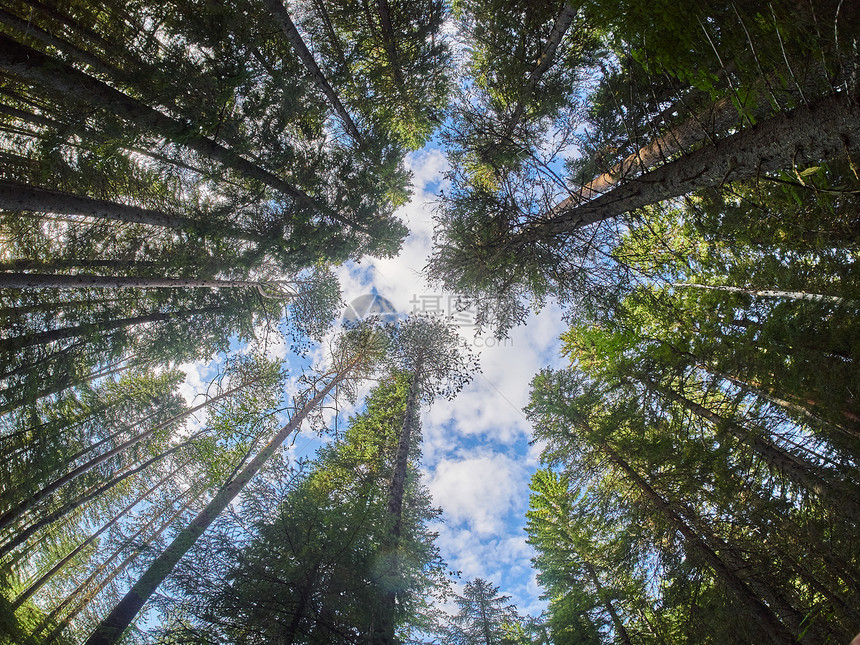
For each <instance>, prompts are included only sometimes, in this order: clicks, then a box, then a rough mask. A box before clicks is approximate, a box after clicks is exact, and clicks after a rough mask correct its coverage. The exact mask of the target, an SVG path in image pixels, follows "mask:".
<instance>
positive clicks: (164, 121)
mask: <svg viewBox="0 0 860 645" xmlns="http://www.w3.org/2000/svg"><path fill="white" fill-rule="evenodd" d="M0 69H4V70H6V71H7V72H9V73H12V74H14V75H15V76H17V77H19V78H21V79H23V80H25V81H27V82H29V83H32V84H34V85H36V86H42V87H46V88H49V89H50V90H52V91H54V92H56V93H58V94H61V95H65V96H67V97H69V98H72V99H74V100H77V101H81V102H82V103H84V104H87V105H94V106H96V107H99V108H102V109H104V110H107V111H109V112H110V113H112V114H115V115H116V116H118V117H120V118H122V119H125V120H127V121H128V122H130V123H133V124H135V125H136V126H139V127H141V128H143V129H145V130H148V131H151V132H154V133H156V134H159V135H161V136H164V137H166V138H167V139H169V140H171V141H173V142H175V143H177V144H178V145H182V146H185V147H186V148H188V149H190V150H193V151H195V152H197V153H198V154H200V155H202V156H203V157H204V158H210V159H214V160H215V161H217V162H218V163H220V164H222V165H224V166H226V167H228V168H231V169H233V170H234V171H236V172H238V173H239V174H240V175H243V176H244V177H247V178H248V179H252V180H254V181H259V182H260V183H262V184H264V185H266V186H269V187H270V188H273V189H275V190H277V191H279V192H281V193H283V194H284V195H286V196H288V197H290V198H291V199H292V200H294V201H295V202H296V203H298V204H301V205H302V206H304V207H307V208H310V209H311V210H313V211H316V212H318V213H320V214H322V215H325V216H326V217H330V218H331V219H333V220H335V221H337V222H340V223H341V224H344V225H345V226H347V227H350V228H354V229H357V230H361V231H365V232H366V228H365V227H362V226H360V225H358V224H357V223H355V222H352V221H350V220H349V219H347V218H345V217H343V216H342V215H340V214H339V213H337V212H335V211H334V210H332V209H331V208H329V207H328V206H326V205H324V204H320V203H319V202H317V201H316V200H314V199H313V198H312V197H311V196H310V195H308V194H307V193H305V192H304V191H303V190H301V189H300V188H297V187H296V186H293V185H292V184H291V183H289V182H288V181H286V180H285V179H283V178H281V177H278V176H277V175H275V174H273V173H271V172H269V171H268V170H266V169H264V168H261V167H260V166H258V165H256V164H254V163H252V162H251V161H248V160H247V159H245V158H244V157H242V156H241V155H239V154H237V153H236V152H234V151H233V150H231V149H229V148H226V147H224V146H222V145H221V144H219V143H216V142H215V141H213V140H212V139H209V138H207V137H204V136H201V135H200V134H198V133H197V131H196V129H195V128H194V127H193V126H191V125H186V124H185V123H182V122H181V121H178V120H176V119H174V118H172V117H169V116H167V115H165V114H163V113H162V112H159V111H158V110H156V109H154V108H152V107H150V106H149V105H146V104H145V103H142V102H140V101H138V100H137V99H135V98H132V97H130V96H128V95H126V94H123V93H122V92H119V91H118V90H115V89H114V88H112V87H111V86H109V85H107V84H105V83H102V82H101V81H99V80H97V79H95V78H93V77H91V76H87V75H86V74H84V73H82V72H79V71H78V70H76V69H74V68H73V67H71V66H69V65H66V64H65V63H63V62H62V61H60V60H57V59H55V58H51V57H49V56H45V55H44V54H42V53H40V52H38V51H36V50H35V49H31V48H30V47H27V46H26V45H21V44H19V43H17V42H15V41H14V40H12V39H11V38H9V37H8V36H5V35H2V34H0Z"/></svg>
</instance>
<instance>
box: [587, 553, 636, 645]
mask: <svg viewBox="0 0 860 645" xmlns="http://www.w3.org/2000/svg"><path fill="white" fill-rule="evenodd" d="M582 564H583V566H584V567H585V571H586V572H587V573H588V577H589V578H591V581H592V582H593V583H594V588H595V589H596V590H597V596H598V597H599V598H600V602H602V603H603V606H604V607H606V611H607V612H609V617H610V618H612V624H613V625H614V626H615V632H616V633H617V634H618V636H619V637H620V638H621V642H622V643H624V645H633V644H632V643H631V642H630V635H629V634H628V633H627V629H626V628H625V627H624V622H623V621H622V620H621V616H619V615H618V612H617V611H616V610H615V606H614V605H613V604H612V599H611V598H610V597H609V594H608V593H607V592H606V590H605V589H604V588H603V585H602V584H600V578H598V577H597V571H595V570H594V567H592V566H591V563H590V562H588V561H587V560H583V562H582Z"/></svg>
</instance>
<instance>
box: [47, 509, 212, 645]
mask: <svg viewBox="0 0 860 645" xmlns="http://www.w3.org/2000/svg"><path fill="white" fill-rule="evenodd" d="M183 496H184V493H183V495H181V496H180V498H181V497H183ZM197 497H199V495H198V496H196V497H195V498H194V499H193V500H190V501H188V502H186V503H185V504H183V505H182V506H180V507H179V509H178V510H177V511H175V512H174V513H173V514H171V515H169V516H168V517H167V519H165V520H164V522H162V523H161V525H160V526H159V527H158V528H157V529H156V530H155V531H154V532H153V533H152V534H151V535H150V536H149V537H147V538H146V540H144V541H143V542H142V543H136V540H137V538H139V537H140V535H141V534H142V533H143V530H139V531H138V532H137V533H135V534H134V536H133V537H132V538H131V539H129V540H126V542H125V544H124V545H122V546H121V547H119V548H118V549H116V550H115V551H114V552H113V553H112V554H111V555H110V557H109V558H108V559H107V560H106V561H105V562H104V563H102V565H101V566H100V567H99V568H98V569H96V570H95V571H94V572H93V573H92V574H91V575H90V577H89V578H87V579H86V580H85V581H84V582H83V583H82V584H81V585H79V586H78V588H77V589H75V591H74V592H73V593H72V594H70V595H69V596H68V597H67V598H66V599H65V600H64V601H63V602H62V603H61V604H60V605H58V606H57V607H56V608H55V610H54V611H55V612H56V613H54V612H52V614H51V615H49V617H48V619H47V620H46V621H45V622H44V623H43V624H42V625H41V626H40V627H39V628H38V629H37V632H36V633H35V634H34V635H36V636H38V634H39V633H41V631H43V630H44V629H45V628H46V627H47V626H48V622H49V621H50V620H51V619H52V618H53V617H55V616H56V615H57V613H59V612H60V611H62V609H64V608H65V607H66V606H68V605H69V604H70V603H71V601H72V600H73V599H75V598H76V597H77V596H79V595H81V593H82V592H83V590H84V589H86V587H88V586H89V585H90V584H92V582H93V581H94V580H95V578H96V576H97V575H98V574H99V573H101V572H102V571H104V570H105V569H106V568H107V565H108V564H110V562H112V561H113V559H114V558H116V557H117V556H118V555H119V554H120V553H122V551H123V550H124V549H125V548H126V547H128V546H129V545H131V544H136V546H135V548H134V549H133V550H132V552H131V553H129V554H128V556H126V558H125V559H124V560H123V561H122V562H121V563H120V564H118V565H117V566H116V567H114V568H113V570H112V571H111V572H110V573H108V575H107V576H105V577H104V579H102V580H101V581H100V582H99V583H98V584H97V585H96V586H95V587H93V588H92V589H90V590H89V591H88V592H87V593H86V594H83V597H82V598H81V599H80V600H78V603H77V605H75V607H74V608H73V609H72V610H71V611H70V612H69V613H68V614H66V615H65V616H64V617H63V619H62V620H60V621H59V623H58V624H57V625H56V627H54V629H53V630H51V632H50V633H49V634H48V635H47V636H46V637H45V641H44V642H45V643H50V642H52V641H53V640H54V639H56V638H57V636H59V634H60V632H62V631H63V630H64V629H65V628H66V627H68V625H69V623H71V622H72V619H73V618H74V617H75V616H77V615H78V614H79V613H80V612H81V610H82V609H83V608H84V607H86V606H87V605H88V604H89V603H90V602H91V601H92V600H93V598H95V597H96V596H97V595H98V594H99V593H101V591H102V589H104V588H105V587H106V586H107V585H108V584H109V583H110V582H111V581H112V580H113V579H114V578H116V577H117V576H118V575H119V574H121V573H122V572H123V571H125V569H126V567H128V565H129V564H131V563H132V562H133V561H134V560H135V559H136V558H137V557H138V555H140V553H141V551H143V550H144V549H147V548H148V547H149V546H150V545H151V544H152V543H153V542H155V540H157V539H158V538H159V537H160V536H161V534H162V533H164V531H165V530H167V528H168V527H169V526H170V525H171V524H173V522H174V521H176V519H177V518H179V517H180V516H181V515H182V514H183V513H184V512H185V511H187V510H188V508H189V507H190V506H191V504H192V503H193V502H194V501H196V499H197ZM157 517H158V516H155V517H153V519H152V520H151V521H150V522H148V523H147V525H146V526H145V527H144V528H149V526H151V525H152V524H153V523H154V521H155V520H156V519H157Z"/></svg>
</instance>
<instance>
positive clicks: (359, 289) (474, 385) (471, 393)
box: [182, 146, 564, 614]
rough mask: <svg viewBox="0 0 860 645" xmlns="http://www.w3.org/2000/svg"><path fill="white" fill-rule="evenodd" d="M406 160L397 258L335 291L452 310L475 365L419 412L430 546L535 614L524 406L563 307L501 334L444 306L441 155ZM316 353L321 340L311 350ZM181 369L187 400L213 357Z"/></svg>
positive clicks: (367, 264)
mask: <svg viewBox="0 0 860 645" xmlns="http://www.w3.org/2000/svg"><path fill="white" fill-rule="evenodd" d="M408 165H409V167H410V169H411V170H412V172H413V185H414V194H413V198H412V200H411V201H410V202H409V203H408V204H406V205H405V206H403V207H402V208H401V209H400V210H399V211H398V213H397V214H398V216H399V217H401V219H403V221H404V222H405V223H406V225H407V226H408V227H409V230H410V235H409V237H408V238H407V239H406V241H405V243H404V246H403V249H402V251H401V253H400V254H399V255H398V256H397V257H395V258H388V259H384V260H374V259H365V260H363V261H362V262H361V263H360V264H353V263H350V264H348V265H345V266H343V267H340V268H339V269H338V271H337V272H338V276H339V278H340V280H341V287H342V289H343V297H344V300H345V302H347V303H349V302H350V301H352V300H353V299H355V298H358V297H360V296H362V295H364V294H368V293H378V294H379V295H380V296H382V297H384V298H386V299H388V300H389V301H391V303H392V305H393V306H394V308H395V309H396V310H397V311H398V312H401V313H410V312H413V311H425V312H434V311H435V312H444V313H447V314H455V322H456V323H457V324H458V328H459V331H460V333H461V334H462V336H463V339H464V342H466V343H468V344H469V345H470V346H471V348H472V351H473V352H475V353H476V354H478V355H479V356H480V362H481V368H482V371H481V373H480V374H477V375H475V377H474V379H473V381H472V382H471V384H470V385H469V386H468V387H466V388H465V389H464V390H463V391H462V392H461V393H460V394H459V395H458V396H457V398H456V399H454V400H453V401H444V400H440V401H438V402H436V403H435V404H434V405H433V406H431V407H430V408H425V409H424V410H422V426H423V437H424V443H423V446H422V449H423V455H424V457H423V465H422V467H423V471H424V482H425V484H426V485H427V486H428V487H429V489H430V491H431V493H432V494H433V501H434V504H435V505H436V506H438V507H441V508H442V511H443V514H442V521H441V522H439V523H438V524H436V525H434V526H433V527H432V528H433V530H435V531H437V532H438V534H439V537H438V540H437V544H438V546H439V548H440V549H441V552H442V557H443V558H444V559H445V561H446V562H447V564H448V567H449V568H450V569H453V570H455V571H461V572H462V578H461V583H460V585H462V583H465V582H466V581H468V580H470V579H473V578H475V577H483V578H486V579H488V580H490V581H492V582H493V583H494V584H496V585H498V586H499V587H500V591H501V592H502V593H505V594H508V595H510V596H511V597H512V602H514V603H515V604H516V605H517V606H518V608H519V610H520V611H521V612H522V613H533V614H537V613H539V612H540V610H541V609H542V608H543V606H544V603H543V602H541V601H540V600H539V599H538V596H539V595H540V593H541V592H540V589H539V588H538V586H537V583H536V581H535V576H534V571H533V570H532V568H531V562H530V558H531V556H532V551H531V548H530V547H529V546H528V545H527V544H526V543H525V538H526V535H525V531H524V530H523V527H524V526H525V512H526V510H527V508H528V483H529V480H530V478H531V475H532V473H533V472H534V471H535V469H536V468H537V465H538V456H539V452H540V447H539V446H531V445H529V443H530V440H531V429H530V426H529V424H528V422H527V420H526V418H525V416H524V415H523V412H522V408H523V407H524V406H525V405H526V404H527V402H528V394H529V382H530V381H531V378H532V376H533V375H534V374H535V373H537V371H538V370H540V369H541V368H542V367H545V366H547V365H550V366H559V365H561V364H562V359H561V358H560V357H559V349H560V341H559V340H558V337H559V335H560V334H561V332H562V331H563V330H564V326H563V323H562V321H561V312H560V311H559V310H558V309H557V308H555V307H553V306H547V307H546V308H545V309H544V310H543V311H542V312H541V313H540V314H538V315H532V317H531V318H530V319H529V321H528V323H527V324H526V325H524V326H521V327H519V328H517V329H514V330H513V331H512V333H511V336H510V338H509V339H506V340H505V341H499V340H497V339H495V338H493V337H492V335H490V334H489V333H486V334H483V335H479V336H475V328H474V326H473V325H472V324H471V323H472V320H471V317H470V316H469V314H468V312H463V313H459V314H457V313H456V312H454V311H452V310H451V308H452V306H453V302H454V300H455V299H456V294H450V293H443V292H441V291H439V290H438V289H436V288H433V287H431V286H430V285H428V284H427V283H426V281H425V280H424V278H423V276H422V269H423V267H424V265H425V263H426V260H427V257H428V256H429V254H430V246H431V239H432V232H433V221H432V211H433V207H434V201H433V200H434V198H435V196H436V195H438V193H439V190H440V189H444V187H445V186H444V183H443V173H444V170H445V168H446V161H445V158H444V156H443V154H442V152H441V151H440V150H439V149H438V147H435V146H431V147H427V148H425V149H424V150H421V151H419V152H416V153H413V154H411V155H410V156H409V158H408ZM269 351H270V353H272V354H273V355H276V356H279V357H281V358H283V357H285V356H286V348H285V347H283V346H278V345H274V346H272V347H270V348H269ZM323 355H324V350H323V348H320V349H319V350H318V352H317V358H320V357H322V356H323ZM304 364H307V363H306V362H305V363H304ZM293 367H298V366H297V365H296V366H293ZM182 368H183V369H184V370H185V371H186V372H187V373H188V378H187V380H186V383H185V385H184V386H183V393H184V394H185V395H186V398H189V399H190V398H191V397H193V396H194V395H195V394H197V393H199V392H202V391H204V390H205V388H206V385H207V384H208V382H209V380H210V379H211V378H212V376H213V375H214V373H215V369H216V368H217V364H216V363H209V364H208V365H204V364H202V363H201V364H195V365H185V366H182ZM342 412H343V414H344V415H346V414H349V413H350V412H352V410H348V409H344V410H343V411H342ZM319 445H320V439H319V438H317V436H316V434H315V433H313V432H312V431H310V430H308V429H307V428H305V429H304V434H302V435H300V436H299V437H298V438H297V440H296V442H295V446H294V448H293V453H294V454H295V455H296V456H299V455H305V456H311V455H312V454H313V452H314V451H315V449H316V448H317V447H318V446H319ZM457 591H458V592H460V591H462V588H461V587H460V588H458V589H457Z"/></svg>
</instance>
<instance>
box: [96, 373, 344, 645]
mask: <svg viewBox="0 0 860 645" xmlns="http://www.w3.org/2000/svg"><path fill="white" fill-rule="evenodd" d="M358 360H359V359H357V358H356V359H354V360H353V361H352V362H351V363H350V364H349V366H348V367H346V368H344V369H343V370H341V371H340V372H339V373H338V374H337V375H336V376H335V377H333V378H332V379H331V380H330V381H329V382H328V384H327V385H326V386H325V387H324V388H323V389H322V390H320V391H319V392H318V393H317V394H316V395H315V396H314V397H313V398H312V399H311V400H310V401H308V402H307V403H306V404H305V405H304V407H302V409H301V410H300V411H299V412H296V413H295V415H294V416H293V418H292V419H291V420H290V422H289V423H288V424H287V425H285V426H284V427H283V428H281V430H280V431H279V432H278V433H277V434H276V435H275V436H274V437H273V438H272V440H271V441H270V442H269V443H268V445H267V446H266V447H265V448H263V449H262V450H260V452H259V453H257V456H256V457H254V458H253V459H252V460H251V461H250V462H249V463H248V465H247V466H245V468H244V469H243V470H242V472H240V473H239V474H238V475H236V477H235V478H233V479H232V480H231V481H230V482H229V483H227V484H225V485H224V487H222V488H221V490H220V491H218V493H217V494H216V495H215V497H214V498H213V499H212V501H211V502H209V504H208V505H207V506H206V508H204V509H203V510H202V511H201V512H200V513H199V514H198V515H197V517H196V518H194V520H193V521H192V522H191V523H190V524H189V525H188V526H187V527H186V528H185V529H183V530H182V531H181V532H180V533H179V534H178V535H177V536H176V537H175V538H174V539H173V541H172V542H171V543H170V545H169V546H168V547H167V548H166V549H165V550H164V552H163V553H162V554H161V555H159V556H158V557H157V558H156V559H155V561H153V563H152V564H151V565H150V566H149V567H148V568H147V570H146V571H144V572H143V574H142V575H141V576H140V578H138V580H137V582H136V583H135V584H134V585H133V586H132V588H131V589H130V590H129V591H128V593H127V594H126V595H125V597H124V598H123V599H122V600H121V601H120V602H119V604H117V606H116V607H114V609H113V610H112V611H111V612H110V614H109V615H108V616H107V617H106V618H105V619H104V620H103V621H102V622H101V623H100V624H99V625H98V626H97V627H96V629H95V631H94V632H93V633H92V635H91V636H90V637H89V638H88V639H87V641H86V645H109V644H111V643H116V642H117V641H118V640H119V639H120V637H121V636H122V634H123V632H124V631H125V630H126V628H128V626H129V625H130V624H131V623H132V621H134V618H135V616H137V614H138V612H139V611H140V609H141V607H143V605H144V603H146V601H147V600H148V599H149V597H150V596H151V595H152V594H153V592H154V591H155V590H156V589H157V588H158V586H159V585H160V584H161V583H162V581H163V580H164V579H165V578H166V577H167V576H168V575H170V573H171V571H173V568H174V567H175V566H176V564H177V563H178V562H179V560H181V559H182V556H184V555H185V554H186V553H187V552H188V550H189V549H191V547H193V546H194V543H195V542H196V541H197V539H198V538H199V537H200V536H201V535H203V532H204V531H205V530H206V529H207V528H208V527H209V525H210V524H212V522H214V521H215V519H216V518H217V517H218V515H220V514H221V512H222V511H223V510H224V509H225V508H227V506H228V505H229V504H230V502H232V501H233V500H234V499H235V498H236V496H237V495H238V494H239V493H240V492H241V491H242V489H243V488H245V486H246V485H247V484H248V482H249V481H251V478H252V477H253V476H254V475H256V474H257V472H258V471H259V470H260V468H262V467H263V465H264V464H265V463H266V462H267V461H268V460H269V458H270V457H271V456H272V455H273V454H274V453H275V451H276V450H277V449H278V447H279V446H280V445H281V444H282V443H283V442H284V441H285V440H286V438H287V437H288V436H289V435H290V434H292V433H293V432H294V431H296V430H297V429H298V428H299V426H300V425H301V423H302V421H303V420H304V418H305V417H306V416H307V415H308V414H309V413H310V412H311V411H313V410H314V409H316V407H317V406H318V405H320V403H322V401H323V399H325V397H326V396H327V395H328V393H329V392H330V391H331V390H332V389H333V388H334V387H335V386H336V385H337V384H338V383H340V382H341V381H342V380H343V379H344V378H346V377H347V375H348V374H349V372H350V371H351V370H352V368H353V367H354V366H355V365H356V364H357V362H358Z"/></svg>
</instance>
